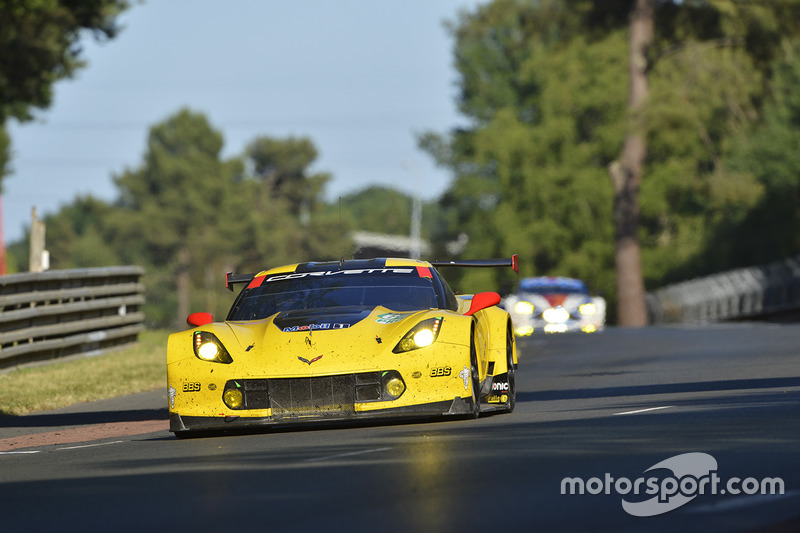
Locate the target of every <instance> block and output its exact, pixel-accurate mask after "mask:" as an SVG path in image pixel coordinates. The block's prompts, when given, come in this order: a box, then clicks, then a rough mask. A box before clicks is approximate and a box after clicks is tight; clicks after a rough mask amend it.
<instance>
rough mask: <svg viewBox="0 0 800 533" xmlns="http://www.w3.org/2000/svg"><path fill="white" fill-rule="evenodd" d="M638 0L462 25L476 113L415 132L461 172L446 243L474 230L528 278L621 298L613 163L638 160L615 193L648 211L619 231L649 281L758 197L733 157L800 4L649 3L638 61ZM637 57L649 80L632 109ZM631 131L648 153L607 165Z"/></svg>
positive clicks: (471, 19)
mask: <svg viewBox="0 0 800 533" xmlns="http://www.w3.org/2000/svg"><path fill="white" fill-rule="evenodd" d="M645 4H646V5H649V4H650V3H649V2H645ZM635 5H636V0H628V1H622V0H621V1H615V2H580V1H576V2H570V3H569V5H567V3H564V2H559V1H555V0H541V1H538V2H527V1H522V0H496V1H494V2H491V3H489V4H486V5H483V6H479V7H477V8H476V9H475V11H474V12H472V13H464V14H462V15H461V17H460V19H459V21H458V23H457V24H456V25H453V26H451V28H452V30H453V34H454V36H455V40H456V46H455V50H456V54H455V56H456V66H457V68H458V70H459V74H460V78H459V87H460V94H459V107H460V109H461V110H462V112H463V113H464V114H465V115H466V116H467V118H468V119H469V120H470V123H469V125H468V126H466V127H463V128H461V129H457V130H454V131H452V132H450V134H449V135H448V136H446V137H445V136H441V135H436V134H426V135H424V136H422V137H421V138H420V139H419V142H420V145H421V146H422V147H423V148H424V149H426V150H427V151H428V152H429V153H431V154H432V155H433V156H434V157H435V158H436V160H437V161H438V162H439V163H440V164H442V165H444V166H447V167H449V168H451V169H452V170H453V172H454V175H455V179H454V181H453V185H452V186H451V187H450V188H449V190H448V191H447V193H446V194H445V195H444V196H443V198H442V206H443V207H444V208H445V209H447V210H448V212H449V215H448V217H447V220H448V221H449V223H450V226H449V232H450V237H452V236H453V235H454V234H455V233H456V232H459V231H464V232H466V233H467V234H468V236H469V239H470V240H469V244H468V246H467V248H466V252H465V253H467V254H470V255H476V256H484V255H489V254H498V253H500V254H503V255H507V254H508V253H512V252H515V251H518V252H519V253H520V257H521V259H522V268H523V272H524V273H526V274H533V273H536V274H563V275H577V276H579V277H583V278H585V279H587V281H589V283H590V285H592V286H594V287H595V288H599V289H602V290H605V292H606V293H607V294H614V293H615V292H616V291H614V290H613V289H614V287H615V285H616V281H619V282H620V283H628V282H629V280H624V279H619V280H616V279H615V278H616V276H615V274H614V264H615V261H614V240H615V237H614V234H615V231H616V232H617V239H619V237H620V233H619V229H617V230H614V226H613V225H612V220H614V219H613V217H612V213H613V208H614V205H615V203H614V187H613V186H612V183H610V180H609V174H608V171H609V168H610V169H612V170H614V169H619V170H622V173H621V175H622V176H623V177H628V176H631V175H632V173H633V172H634V171H635V168H634V166H635V165H638V166H640V167H641V176H642V178H641V187H640V188H639V186H638V184H637V183H636V182H633V183H632V184H630V185H629V186H628V188H627V189H617V191H618V194H617V196H618V197H619V191H621V190H627V194H626V195H624V196H627V198H629V199H633V202H632V203H630V202H629V203H628V204H627V208H626V209H628V212H631V213H633V214H634V215H635V214H636V213H635V212H636V209H637V208H636V205H637V203H638V205H639V206H640V207H639V216H638V217H636V216H634V217H632V218H631V219H629V220H628V221H627V222H626V226H625V231H624V232H623V235H625V236H626V239H630V242H635V241H636V240H638V241H639V242H640V243H641V246H642V252H641V258H642V264H643V268H642V276H643V277H644V280H645V282H646V283H647V284H649V285H650V286H657V285H658V284H659V283H660V282H662V281H663V280H665V279H668V278H669V277H670V276H674V275H676V273H677V272H680V271H683V272H686V270H685V269H686V268H687V266H688V265H694V267H695V268H696V266H697V265H696V263H697V261H698V260H699V259H698V258H701V257H703V254H702V250H703V249H704V247H705V246H707V245H708V244H709V242H710V240H711V239H712V238H713V236H714V234H715V227H716V226H717V225H719V224H724V223H725V217H726V216H734V217H738V219H742V218H743V213H746V212H748V210H750V209H751V208H752V207H753V206H754V205H756V203H757V202H758V201H759V195H760V194H761V192H760V191H761V190H762V189H763V188H765V187H767V185H766V184H765V183H764V180H758V179H757V178H756V177H755V176H754V175H753V174H752V173H748V172H745V171H742V170H741V169H737V168H734V167H733V166H732V165H731V166H730V167H729V166H726V158H727V155H728V154H730V153H731V150H732V149H733V146H734V140H735V139H737V138H739V137H741V136H742V135H747V134H748V132H749V131H751V127H752V126H753V125H754V124H757V123H758V122H759V119H760V116H761V113H762V109H763V105H764V103H765V102H768V101H769V100H770V99H771V98H772V94H773V86H772V82H771V79H772V75H773V72H774V69H775V60H776V59H779V58H783V57H785V56H786V51H787V50H788V49H789V48H787V42H788V41H790V40H791V39H796V38H797V36H798V31H797V25H798V21H800V11H799V10H800V3H798V2H797V1H796V0H777V1H775V2H770V3H769V4H764V3H748V2H736V1H732V0H709V1H693V2H682V3H673V2H669V1H665V2H654V3H653V4H652V5H653V6H654V7H655V11H654V12H653V21H654V23H655V26H654V33H653V37H652V44H650V45H647V42H648V39H645V40H644V41H643V44H641V45H635V48H636V51H637V53H638V56H637V57H638V59H636V62H635V64H634V63H631V61H630V60H629V51H630V50H631V47H630V45H629V38H630V37H631V35H632V34H631V32H630V21H631V15H632V13H634V7H635ZM787 40H788V41H787ZM631 65H633V67H635V68H636V69H638V70H637V72H638V75H640V76H642V75H643V76H644V80H643V81H644V82H645V83H646V84H647V86H648V91H644V92H642V93H641V95H642V96H643V97H641V98H639V97H637V99H635V101H636V106H634V109H633V111H631V110H630V109H629V105H630V103H631V102H630V101H628V100H627V98H626V96H627V95H628V91H629V81H630V80H631V77H630V75H629V73H628V69H629V67H630V66H631ZM640 81H642V80H640ZM648 93H649V94H648ZM626 132H627V134H628V135H629V139H633V140H635V141H636V142H634V143H633V144H632V145H631V146H629V148H631V147H636V145H637V143H638V148H637V152H636V154H635V156H633V155H629V156H625V157H623V158H622V159H620V162H621V163H622V165H620V163H617V164H612V163H614V162H615V161H617V160H618V158H620V154H621V153H622V151H623V146H624V143H623V141H624V139H625V137H626ZM631 134H634V135H633V136H630V135H631ZM637 139H638V140H637ZM645 147H646V149H645ZM628 153H629V154H632V152H628ZM784 159H785V158H784ZM626 163H627V165H628V166H627V167H626V166H625V164H626ZM618 183H619V181H618ZM616 205H617V208H618V211H619V212H624V210H623V209H621V207H623V205H622V204H620V203H619V202H618V201H617V204H616ZM637 218H638V221H637ZM617 222H619V219H618V221H617ZM618 228H619V226H618ZM499 276H502V274H499V273H491V272H488V271H484V272H474V273H473V272H469V273H465V274H464V279H463V281H464V282H465V283H466V284H467V285H470V286H471V288H474V287H476V286H478V284H479V283H480V284H483V285H484V286H485V284H487V283H491V282H495V283H497V282H500V281H502V279H498V278H499ZM636 276H638V274H636V275H635V276H634V277H636ZM639 295H640V296H642V295H641V291H639ZM611 299H612V302H611V303H612V305H613V303H614V302H613V299H614V298H613V297H612V298H611ZM634 314H635V315H636V316H637V317H638V318H639V319H640V318H641V315H642V310H641V307H640V308H639V309H638V310H634ZM638 323H641V322H638Z"/></svg>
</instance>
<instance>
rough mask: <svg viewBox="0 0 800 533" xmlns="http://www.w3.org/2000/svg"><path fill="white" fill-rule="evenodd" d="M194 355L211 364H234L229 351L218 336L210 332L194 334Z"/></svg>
mask: <svg viewBox="0 0 800 533" xmlns="http://www.w3.org/2000/svg"><path fill="white" fill-rule="evenodd" d="M194 355H195V356H197V358H198V359H202V360H203V361H208V362H210V363H225V364H228V363H232V362H233V359H231V356H230V354H229V353H228V350H226V349H225V347H224V346H223V345H222V343H221V342H220V341H219V339H218V338H217V336H216V335H214V334H213V333H210V332H208V331H195V332H194Z"/></svg>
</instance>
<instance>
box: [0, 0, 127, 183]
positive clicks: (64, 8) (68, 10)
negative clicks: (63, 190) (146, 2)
mask: <svg viewBox="0 0 800 533" xmlns="http://www.w3.org/2000/svg"><path fill="white" fill-rule="evenodd" d="M127 8H128V1H127V0H81V1H78V0H36V1H31V0H2V1H1V2H0V186H2V179H3V177H4V176H6V175H8V174H9V173H10V166H9V162H10V153H9V148H8V144H9V143H8V136H7V133H6V131H5V124H6V121H7V120H8V119H9V118H14V119H17V120H19V121H22V122H24V121H27V120H30V119H31V118H33V114H32V109H34V108H38V109H46V108H48V107H49V106H50V103H51V102H52V97H53V93H52V91H53V84H54V83H55V82H57V81H59V80H61V79H64V78H70V77H71V76H73V75H74V74H75V72H76V71H77V70H78V69H80V68H82V67H84V66H85V61H84V60H83V59H82V57H81V53H82V49H81V46H80V39H81V37H82V36H83V32H84V31H89V32H91V33H92V35H93V36H94V37H95V39H98V40H103V41H104V40H109V39H112V38H114V37H115V36H116V35H117V33H118V31H119V27H118V26H117V24H116V19H117V16H118V15H119V14H120V13H121V12H122V11H124V10H125V9H127Z"/></svg>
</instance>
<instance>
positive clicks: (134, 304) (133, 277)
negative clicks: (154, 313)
mask: <svg viewBox="0 0 800 533" xmlns="http://www.w3.org/2000/svg"><path fill="white" fill-rule="evenodd" d="M143 275H144V269H143V268H141V267H138V266H118V267H103V268H83V269H74V270H53V271H48V272H37V273H24V274H10V275H8V276H0V369H3V368H9V367H13V366H18V365H20V364H23V363H31V362H37V361H44V360H49V359H55V358H59V357H64V356H68V355H75V354H84V355H92V354H95V353H100V352H102V351H105V350H108V349H111V348H119V347H122V346H126V345H130V344H133V343H135V342H136V341H137V340H138V335H139V333H140V332H141V331H142V330H143V329H144V313H143V312H142V311H141V308H142V306H143V304H144V301H145V300H144V285H143V284H141V283H140V279H141V277H142V276H143Z"/></svg>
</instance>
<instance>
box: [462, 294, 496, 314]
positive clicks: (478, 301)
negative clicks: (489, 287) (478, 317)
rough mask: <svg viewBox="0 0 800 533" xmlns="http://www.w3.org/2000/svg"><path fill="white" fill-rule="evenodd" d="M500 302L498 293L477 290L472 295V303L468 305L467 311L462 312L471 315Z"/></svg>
mask: <svg viewBox="0 0 800 533" xmlns="http://www.w3.org/2000/svg"><path fill="white" fill-rule="evenodd" d="M499 303H500V295H499V294H497V293H496V292H479V293H478V294H476V295H475V296H473V297H472V303H471V304H470V306H469V311H467V312H466V313H464V315H465V316H472V315H474V314H475V313H477V312H478V311H482V310H484V309H486V308H487V307H491V306H493V305H497V304H499Z"/></svg>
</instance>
